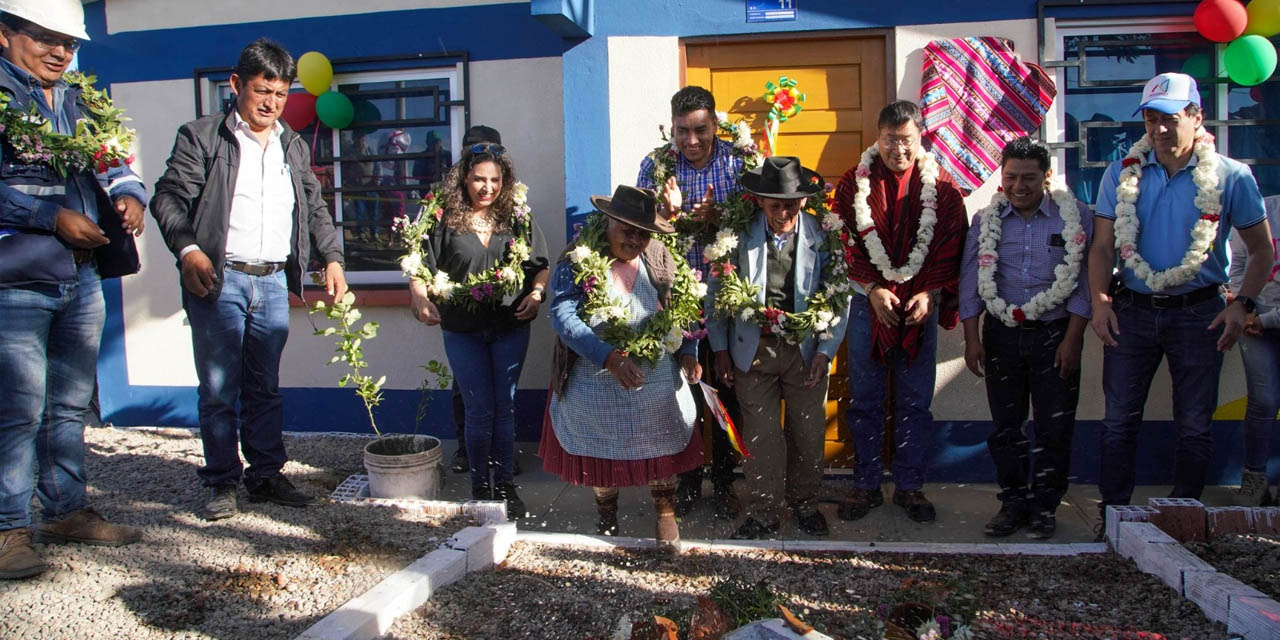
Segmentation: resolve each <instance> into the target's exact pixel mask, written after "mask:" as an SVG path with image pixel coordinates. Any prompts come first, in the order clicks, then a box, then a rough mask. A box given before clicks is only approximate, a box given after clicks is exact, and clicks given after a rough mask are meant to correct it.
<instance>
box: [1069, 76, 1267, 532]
mask: <svg viewBox="0 0 1280 640" xmlns="http://www.w3.org/2000/svg"><path fill="white" fill-rule="evenodd" d="M1134 113H1135V115H1137V114H1138V113H1141V114H1142V119H1143V123H1144V124H1145V126H1146V131H1147V134H1146V136H1144V137H1143V138H1142V139H1141V140H1139V141H1138V142H1137V143H1136V144H1135V145H1134V147H1133V149H1131V150H1130V151H1129V154H1128V155H1127V156H1126V157H1125V159H1124V160H1121V161H1120V162H1115V163H1112V164H1111V166H1110V167H1108V168H1107V171H1106V173H1105V174H1104V175H1103V177H1102V183H1101V185H1100V186H1099V188H1098V200H1097V203H1096V204H1095V206H1094V213H1095V216H1096V218H1095V220H1094V231H1093V232H1094V242H1093V247H1092V249H1091V250H1090V252H1089V278H1090V280H1089V284H1090V289H1091V291H1092V294H1093V318H1092V320H1091V325H1092V326H1093V330H1094V332H1095V333H1096V334H1097V335H1098V337H1099V338H1100V339H1101V340H1102V342H1103V344H1104V345H1105V348H1104V355H1103V370H1102V386H1103V392H1104V393H1105V395H1106V417H1105V418H1104V419H1103V421H1102V454H1101V456H1102V460H1101V477H1100V479H1099V483H1098V489H1099V492H1100V493H1101V494H1102V504H1101V505H1100V507H1099V508H1100V509H1102V510H1104V513H1105V509H1106V505H1109V504H1127V503H1128V502H1129V500H1130V498H1131V497H1132V494H1133V486H1134V463H1135V460H1136V457H1137V436H1138V429H1139V427H1140V426H1141V425H1142V410H1143V407H1144V406H1145V405H1146V402H1147V393H1148V392H1149V390H1150V387H1151V379H1152V377H1153V376H1154V375H1155V372H1156V369H1157V367H1159V365H1160V360H1161V358H1162V357H1165V356H1167V357H1168V358H1169V373H1170V374H1171V376H1172V378H1173V415H1174V423H1175V425H1176V427H1177V449H1176V452H1175V454H1174V464H1173V476H1174V486H1173V492H1172V493H1171V494H1170V497H1174V498H1199V497H1200V493H1201V491H1202V490H1203V489H1204V483H1205V473H1206V471H1207V469H1208V465H1209V456H1210V453H1211V451H1212V448H1213V434H1212V432H1211V431H1210V420H1211V418H1212V416H1213V411H1214V409H1215V408H1216V407H1217V404H1218V373H1219V371H1220V370H1221V368H1222V354H1223V352H1224V351H1226V350H1227V349H1230V348H1231V346H1232V345H1233V344H1235V341H1236V339H1237V338H1238V337H1239V336H1240V333H1241V331H1242V330H1243V328H1244V320H1245V316H1246V315H1247V314H1248V313H1249V312H1251V311H1253V309H1254V301H1253V298H1254V296H1257V295H1258V293H1259V291H1260V290H1261V289H1262V285H1263V283H1264V282H1265V281H1266V279H1267V272H1268V270H1269V269H1270V268H1271V264H1272V247H1271V231H1270V228H1269V227H1268V225H1267V219H1266V214H1265V211H1264V209H1263V205H1262V196H1261V195H1260V194H1259V193H1258V184H1257V182H1255V181H1254V179H1253V175H1252V174H1251V173H1250V171H1249V168H1248V167H1247V166H1245V165H1243V164H1241V163H1239V162H1237V161H1235V160H1232V159H1230V158H1227V157H1225V156H1221V155H1219V154H1218V153H1217V152H1216V150H1215V146H1214V141H1213V137H1212V136H1210V135H1208V134H1207V132H1205V130H1204V129H1203V128H1202V127H1201V124H1202V123H1203V121H1204V115H1203V114H1202V113H1201V111H1200V92H1199V90H1198V89H1197V88H1196V81H1195V80H1194V79H1192V78H1191V77H1190V76H1187V75H1184V74H1181V73H1163V74H1160V75H1158V76H1156V77H1154V78H1152V79H1151V80H1150V81H1148V82H1147V84H1146V87H1144V88H1143V91H1142V103H1141V104H1140V105H1139V106H1138V110H1137V111H1135V112H1134ZM1233 227H1234V228H1235V229H1236V230H1238V231H1239V233H1240V237H1241V238H1242V239H1243V240H1244V242H1245V244H1246V246H1247V247H1248V251H1249V259H1248V264H1247V266H1246V268H1245V276H1244V282H1243V284H1242V285H1241V287H1240V292H1239V295H1237V296H1236V297H1235V299H1234V300H1233V301H1232V302H1231V304H1227V303H1226V301H1225V299H1224V298H1223V295H1222V287H1223V285H1224V284H1225V283H1226V282H1227V259H1228V255H1229V254H1228V251H1227V248H1226V242H1227V236H1228V235H1229V234H1230V232H1231V229H1232V228H1233ZM1117 253H1119V258H1120V261H1119V264H1118V265H1117V262H1116V256H1117ZM1117 266H1119V267H1120V271H1119V274H1118V276H1119V277H1118V279H1113V276H1112V273H1113V271H1114V270H1115V267H1117ZM1099 530H1100V531H1101V529H1099ZM1099 537H1100V538H1101V535H1100V536H1099Z"/></svg>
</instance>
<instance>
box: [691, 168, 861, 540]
mask: <svg viewBox="0 0 1280 640" xmlns="http://www.w3.org/2000/svg"><path fill="white" fill-rule="evenodd" d="M822 184H823V182H822V177H821V176H819V175H818V174H817V173H815V172H813V171H811V170H809V169H806V168H804V167H802V166H800V160H799V159H797V158H792V157H773V158H769V159H767V160H766V161H765V162H764V163H762V164H761V165H760V166H759V167H757V168H756V169H753V170H751V171H749V172H747V173H745V174H743V176H742V188H743V190H745V191H747V192H748V193H750V194H752V195H753V196H755V198H756V199H757V201H758V206H757V210H756V212H755V214H754V215H753V216H751V217H750V218H749V219H747V220H745V221H744V222H743V223H742V224H740V225H734V223H733V221H732V220H728V219H726V220H725V222H724V227H723V229H722V231H721V235H719V236H718V237H717V238H716V241H715V242H714V243H712V244H711V245H709V246H708V247H707V248H706V249H705V250H704V251H705V252H706V253H708V254H709V255H708V261H709V264H710V265H711V273H712V276H713V279H712V281H711V285H710V287H709V289H710V294H711V295H710V296H709V297H708V302H707V309H708V315H709V316H710V320H708V321H707V329H708V337H709V339H710V341H711V348H712V350H714V351H715V369H716V375H717V376H719V378H720V380H721V381H722V382H723V383H724V384H725V385H727V386H733V387H734V388H735V391H736V394H737V398H738V403H739V405H740V406H741V409H742V417H743V425H742V431H743V440H745V441H746V442H747V443H749V449H750V453H751V454H753V456H754V457H750V458H747V459H746V460H745V461H744V462H743V471H744V475H745V477H746V485H747V489H748V492H749V494H750V495H749V498H748V501H747V502H748V509H747V513H748V516H747V519H746V520H745V521H744V522H743V523H742V525H741V526H740V527H739V528H738V530H737V531H736V532H735V533H734V535H733V537H734V538H736V539H758V538H764V537H768V536H770V535H773V534H776V533H777V532H778V529H779V519H778V508H779V507H781V506H783V504H785V505H786V506H787V507H789V508H790V509H791V511H792V514H793V515H794V516H795V519H796V525H797V526H798V527H799V528H800V530H802V531H804V532H805V533H808V534H810V535H815V536H823V535H827V532H828V530H827V521H826V518H824V517H823V515H822V514H821V513H819V512H818V508H817V506H818V485H819V483H820V482H821V480H822V461H823V437H824V433H825V431H826V429H825V427H826V419H825V418H826V411H825V407H826V398H827V373H828V365H829V364H830V362H831V358H832V357H833V356H834V355H835V353H836V349H838V348H839V347H840V341H841V339H842V335H841V334H842V333H843V332H842V331H836V330H833V329H834V328H835V327H836V326H843V323H844V321H845V320H846V318H847V314H848V304H847V302H842V303H840V304H838V305H834V306H832V305H827V303H821V301H822V300H823V299H824V298H825V297H826V294H827V292H828V288H827V287H826V286H825V285H826V284H827V283H825V282H824V275H825V274H829V273H831V268H830V266H831V265H830V264H829V261H831V260H841V259H842V257H841V254H840V253H839V249H840V247H839V246H830V240H829V237H830V234H829V233H828V232H827V231H825V230H824V229H823V226H822V224H821V222H820V221H819V220H818V219H817V218H816V217H814V216H812V215H807V214H804V213H803V212H802V211H803V209H804V207H805V204H806V201H807V199H808V198H810V197H821V192H822ZM839 299H840V300H843V298H839ZM815 303H821V304H824V305H827V306H831V308H830V309H826V308H825V307H823V308H813V305H814V304H815ZM806 310H810V311H813V312H814V313H812V314H810V315H812V316H814V318H813V320H812V321H811V322H799V321H797V318H798V317H799V316H793V314H802V313H804V312H805V311H806ZM783 400H785V401H786V403H787V410H786V416H785V420H786V421H785V428H784V427H783V426H782V425H783V416H782V415H781V413H782V411H781V403H782V401H783ZM779 469H785V473H778V470H779Z"/></svg>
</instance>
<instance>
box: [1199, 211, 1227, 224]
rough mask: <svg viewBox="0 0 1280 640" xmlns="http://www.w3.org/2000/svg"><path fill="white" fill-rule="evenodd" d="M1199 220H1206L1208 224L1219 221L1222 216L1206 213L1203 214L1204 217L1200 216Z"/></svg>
mask: <svg viewBox="0 0 1280 640" xmlns="http://www.w3.org/2000/svg"><path fill="white" fill-rule="evenodd" d="M1200 219H1201V220H1208V221H1209V222H1217V221H1218V220H1221V219H1222V216H1219V215H1218V214H1216V213H1206V214H1204V215H1202V216H1200Z"/></svg>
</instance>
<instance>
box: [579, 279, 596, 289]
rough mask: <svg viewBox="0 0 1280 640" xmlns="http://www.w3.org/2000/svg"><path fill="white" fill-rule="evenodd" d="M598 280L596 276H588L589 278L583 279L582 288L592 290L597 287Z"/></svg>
mask: <svg viewBox="0 0 1280 640" xmlns="http://www.w3.org/2000/svg"><path fill="white" fill-rule="evenodd" d="M596 282H597V280H596V277H595V276H587V278H586V279H585V280H583V281H582V290H583V291H587V292H590V291H591V290H592V289H594V288H596Z"/></svg>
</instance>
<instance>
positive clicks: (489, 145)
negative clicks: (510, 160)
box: [467, 142, 507, 156]
mask: <svg viewBox="0 0 1280 640" xmlns="http://www.w3.org/2000/svg"><path fill="white" fill-rule="evenodd" d="M467 151H470V152H471V153H472V154H476V153H487V154H489V155H491V156H500V155H502V154H504V153H506V152H507V148H506V147H504V146H502V145H500V144H495V143H493V142H478V143H476V144H473V145H471V146H470V147H469V148H468V149H467Z"/></svg>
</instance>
